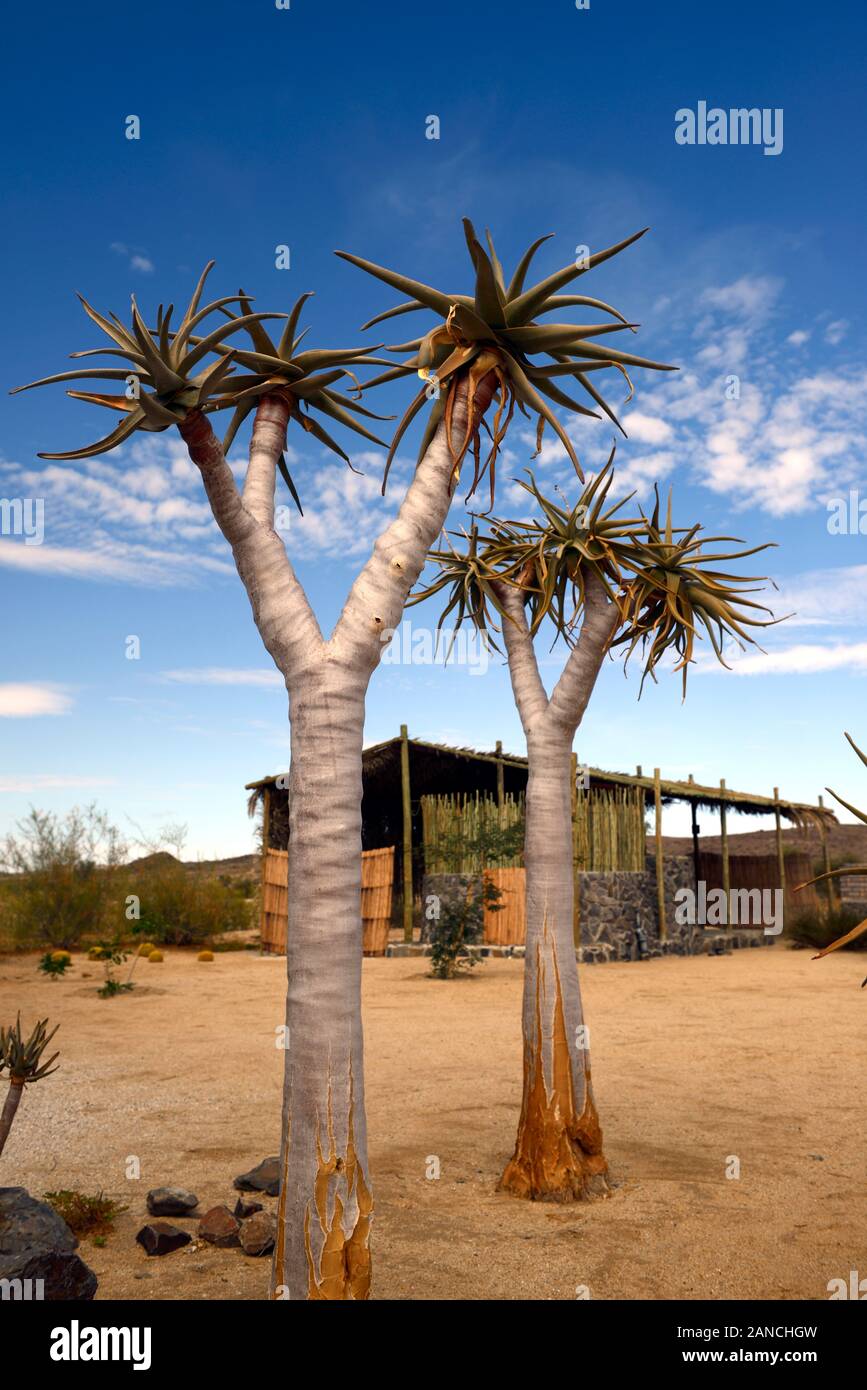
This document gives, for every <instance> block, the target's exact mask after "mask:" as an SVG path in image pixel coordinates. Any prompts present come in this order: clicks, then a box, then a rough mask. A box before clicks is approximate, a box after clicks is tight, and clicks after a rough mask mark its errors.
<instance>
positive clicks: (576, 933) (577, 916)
mask: <svg viewBox="0 0 867 1390" xmlns="http://www.w3.org/2000/svg"><path fill="white" fill-rule="evenodd" d="M571 769H572V796H571V802H572V940H573V942H574V943H575V948H576V950H577V948H578V947H579V946H580V945H581V894H580V891H579V886H578V754H577V753H573V754H572V760H571Z"/></svg>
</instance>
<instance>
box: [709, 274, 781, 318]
mask: <svg viewBox="0 0 867 1390" xmlns="http://www.w3.org/2000/svg"><path fill="white" fill-rule="evenodd" d="M782 283H783V282H782V281H781V280H779V279H777V278H776V277H775V276H771V275H742V276H741V277H740V279H739V280H735V281H734V282H733V283H732V284H730V285H720V286H711V287H710V288H708V289H706V290H705V291H704V293H703V294H702V296H701V303H703V304H707V305H709V306H710V307H711V308H713V309H722V310H723V311H724V312H725V313H727V314H734V315H739V316H740V317H741V318H745V319H752V320H763V319H764V318H765V317H766V316H767V314H768V313H769V311H770V310H771V309H772V308H773V306H774V304H775V303H776V300H777V299H778V297H779V294H780V290H781V289H782Z"/></svg>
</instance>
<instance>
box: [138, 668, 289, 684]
mask: <svg viewBox="0 0 867 1390" xmlns="http://www.w3.org/2000/svg"><path fill="white" fill-rule="evenodd" d="M159 680H161V681H166V682H167V683H168V684H170V685H282V684H283V677H282V676H281V675H280V672H279V671H277V670H276V669H275V670H273V671H269V670H267V668H266V669H264V670H256V669H253V668H247V669H244V668H235V667H230V666H197V667H190V668H189V669H188V670H180V671H162V672H161V673H160V676H159Z"/></svg>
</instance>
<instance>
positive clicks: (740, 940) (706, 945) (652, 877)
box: [421, 854, 775, 962]
mask: <svg viewBox="0 0 867 1390" xmlns="http://www.w3.org/2000/svg"><path fill="white" fill-rule="evenodd" d="M664 876H665V917H666V924H667V927H668V936H667V939H666V940H665V941H660V938H659V925H658V921H657V916H658V912H657V900H656V864H655V860H654V859H653V856H651V855H648V858H647V861H646V867H645V869H644V870H643V871H642V872H640V873H627V872H625V871H623V870H616V871H612V872H610V873H582V874H579V876H578V891H579V902H580V914H581V916H580V920H581V944H580V946H579V948H578V952H577V954H578V959H579V960H581V961H587V962H591V961H606V960H639V959H641V957H642V955H645V956H646V955H650V956H663V955H676V956H689V955H695V954H700V953H704V952H705V951H708V950H709V949H711V948H712V947H713V948H715V949H720V950H722V949H725V950H731V949H733V948H736V947H739V946H772V945H773V943H774V940H775V938H774V937H772V936H764V935H763V934H762V932H759V931H753V930H750V929H744V930H738V929H737V928H732V929H722V930H714V931H712V932H711V931H708V930H707V929H706V928H704V927H700V926H694V925H689V924H688V923H684V924H682V923H679V922H677V920H676V918H675V908H676V904H675V894H676V893H677V891H678V889H680V888H693V887H694V886H695V879H694V872H693V863H692V857H691V856H690V855H685V854H684V855H671V856H669V857H668V858H667V859H666V860H665V863H664ZM470 882H472V875H469V874H429V875H425V879H424V886H423V890H422V891H423V894H425V895H426V894H429V893H436V894H438V895H439V896H441V897H442V898H443V899H444V900H446V899H449V898H451V897H453V896H455V895H461V896H465V894H466V891H467V885H468V884H469V883H470ZM423 901H424V898H423ZM428 939H429V924H427V923H425V922H423V923H422V935H421V940H422V941H426V940H428ZM492 949H493V948H492ZM515 949H516V950H523V948H522V947H521V948H517V947H516V948H515Z"/></svg>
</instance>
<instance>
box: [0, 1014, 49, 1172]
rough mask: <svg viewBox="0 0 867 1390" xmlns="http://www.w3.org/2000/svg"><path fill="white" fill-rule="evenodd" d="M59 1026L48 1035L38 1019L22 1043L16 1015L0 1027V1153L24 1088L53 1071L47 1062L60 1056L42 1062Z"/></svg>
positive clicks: (19, 1020)
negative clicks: (1, 1094) (1, 1083)
mask: <svg viewBox="0 0 867 1390" xmlns="http://www.w3.org/2000/svg"><path fill="white" fill-rule="evenodd" d="M59 1026H60V1025H59V1024H56V1025H55V1027H54V1028H52V1030H51V1032H50V1033H49V1032H48V1019H47V1018H43V1019H40V1020H39V1022H38V1023H37V1024H36V1026H35V1028H34V1029H33V1032H32V1033H31V1034H30V1037H29V1038H28V1039H27V1041H26V1042H25V1041H24V1039H23V1037H22V1035H21V1015H20V1014H19V1015H18V1018H17V1020H16V1023H15V1026H14V1027H10V1028H0V1075H2V1073H3V1072H4V1071H6V1072H8V1073H9V1090H8V1091H7V1093H6V1100H5V1102H4V1104H3V1110H2V1112H0V1154H2V1152H3V1148H4V1146H5V1144H6V1140H7V1139H8V1138H9V1131H10V1130H11V1128H12V1121H13V1120H14V1119H15V1115H16V1113H17V1111H18V1106H19V1105H20V1104H21V1097H22V1095H23V1094H24V1087H25V1086H32V1085H34V1083H35V1082H37V1081H41V1080H42V1079H43V1077H46V1076H50V1075H51V1073H52V1072H54V1071H57V1068H56V1067H52V1065H51V1063H52V1062H55V1061H56V1060H57V1058H58V1057H59V1056H60V1053H59V1052H55V1053H54V1054H53V1055H52V1056H51V1057H49V1058H48V1061H47V1062H43V1060H42V1056H43V1053H44V1052H45V1049H46V1048H47V1046H48V1044H49V1043H50V1042H51V1039H52V1038H53V1037H54V1034H55V1033H56V1032H57V1029H58V1028H59Z"/></svg>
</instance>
